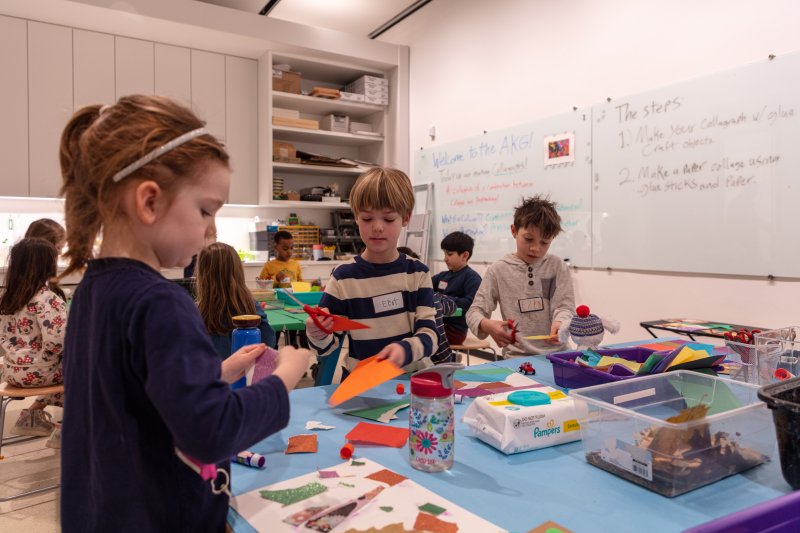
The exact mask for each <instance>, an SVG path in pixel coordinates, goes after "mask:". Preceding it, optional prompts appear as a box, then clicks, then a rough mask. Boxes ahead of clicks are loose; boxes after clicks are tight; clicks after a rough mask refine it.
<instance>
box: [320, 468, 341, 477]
mask: <svg viewBox="0 0 800 533" xmlns="http://www.w3.org/2000/svg"><path fill="white" fill-rule="evenodd" d="M318 472H319V477H320V478H321V479H328V478H332V477H339V472H337V471H336V470H318Z"/></svg>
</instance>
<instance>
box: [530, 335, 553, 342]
mask: <svg viewBox="0 0 800 533" xmlns="http://www.w3.org/2000/svg"><path fill="white" fill-rule="evenodd" d="M522 338H523V339H527V340H529V341H546V340H548V339H555V338H556V336H555V335H528V336H527V337H522Z"/></svg>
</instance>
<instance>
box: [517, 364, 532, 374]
mask: <svg viewBox="0 0 800 533" xmlns="http://www.w3.org/2000/svg"><path fill="white" fill-rule="evenodd" d="M519 371H520V372H522V373H523V374H525V375H526V376H535V375H536V369H535V368H533V365H532V364H530V363H522V364H521V365H519Z"/></svg>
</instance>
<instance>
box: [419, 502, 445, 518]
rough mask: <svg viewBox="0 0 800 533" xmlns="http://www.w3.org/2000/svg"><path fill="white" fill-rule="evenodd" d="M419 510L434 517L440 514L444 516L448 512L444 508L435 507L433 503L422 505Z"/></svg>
mask: <svg viewBox="0 0 800 533" xmlns="http://www.w3.org/2000/svg"><path fill="white" fill-rule="evenodd" d="M418 509H419V510H420V511H425V512H426V513H430V514H432V515H433V516H439V515H440V514H442V513H443V512H445V511H446V510H447V509H445V508H444V507H439V506H438V505H434V504H432V503H426V504H425V505H420V506H419V507H418Z"/></svg>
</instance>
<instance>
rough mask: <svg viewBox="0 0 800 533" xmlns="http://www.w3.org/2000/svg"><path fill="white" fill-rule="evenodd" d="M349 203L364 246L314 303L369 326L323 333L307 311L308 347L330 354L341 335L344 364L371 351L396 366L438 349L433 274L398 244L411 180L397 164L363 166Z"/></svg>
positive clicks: (410, 204)
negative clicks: (394, 166)
mask: <svg viewBox="0 0 800 533" xmlns="http://www.w3.org/2000/svg"><path fill="white" fill-rule="evenodd" d="M350 208H351V209H352V210H353V213H354V214H355V217H356V224H357V225H358V229H359V233H360V235H361V239H362V240H363V241H364V244H365V245H366V249H365V250H364V252H363V253H362V254H361V255H359V256H356V257H354V258H353V259H352V260H350V261H349V262H347V263H344V264H342V265H339V266H338V267H336V269H334V271H333V272H332V273H331V279H330V280H329V281H328V284H327V286H326V287H325V294H323V295H322V300H321V301H320V307H323V308H326V309H327V310H328V311H330V312H331V313H333V314H335V315H342V316H346V317H347V318H350V319H352V320H357V321H359V322H362V323H364V324H366V325H368V326H370V327H369V329H358V330H353V331H350V332H346V333H332V334H327V333H325V332H324V331H322V330H320V329H319V328H318V327H317V326H316V325H315V324H314V322H313V321H312V320H311V319H310V318H309V319H308V320H307V321H306V333H307V335H308V340H309V345H310V348H311V350H312V351H315V352H316V353H317V355H318V356H327V355H330V354H332V353H334V352H335V351H336V350H337V349H338V348H339V347H340V346H341V345H342V342H343V341H344V337H345V335H347V336H348V337H349V339H350V344H349V353H348V358H347V360H346V362H345V366H346V369H347V370H348V371H349V370H351V369H352V368H353V367H355V365H356V364H358V362H359V361H361V360H363V359H367V358H369V357H372V356H373V355H378V356H379V357H380V358H382V359H390V360H391V361H392V362H393V363H395V364H396V365H397V366H400V367H403V366H406V365H409V364H411V363H412V362H415V361H420V360H421V359H423V358H430V357H431V355H433V353H434V352H435V351H436V348H437V335H436V322H435V317H436V310H435V308H434V305H433V284H432V283H431V276H430V273H429V272H428V267H426V266H425V265H424V264H422V263H421V262H419V261H414V260H413V259H410V258H409V257H407V256H406V255H404V254H400V253H399V252H398V251H397V241H398V239H399V237H400V231H401V230H402V228H403V227H405V226H406V225H407V224H408V221H409V219H410V218H411V213H412V211H413V210H414V189H413V187H412V186H411V181H410V180H409V179H408V176H406V175H405V174H404V173H403V172H401V171H400V170H396V169H388V168H374V169H371V170H368V171H367V172H365V173H364V174H362V175H361V176H359V178H358V180H356V183H355V185H353V189H352V190H351V191H350ZM320 318H321V323H322V326H323V327H324V328H330V327H331V326H332V325H333V320H332V319H331V318H327V319H323V318H322V317H320Z"/></svg>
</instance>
